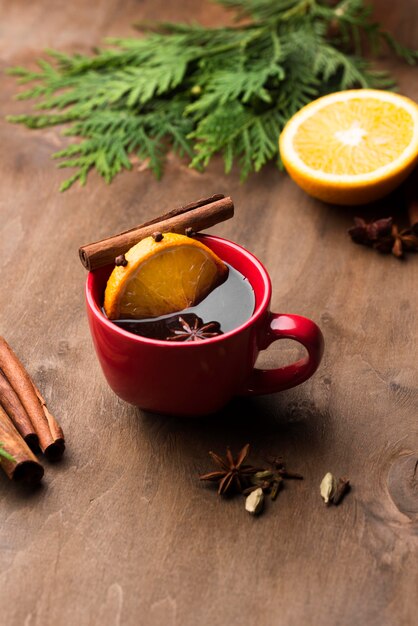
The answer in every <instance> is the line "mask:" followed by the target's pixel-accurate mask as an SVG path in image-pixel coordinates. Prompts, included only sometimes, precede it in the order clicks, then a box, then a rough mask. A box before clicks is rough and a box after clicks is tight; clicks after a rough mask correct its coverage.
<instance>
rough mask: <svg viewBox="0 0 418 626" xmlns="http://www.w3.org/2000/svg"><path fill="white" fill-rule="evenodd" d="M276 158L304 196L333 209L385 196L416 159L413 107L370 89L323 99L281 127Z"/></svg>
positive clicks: (417, 113) (417, 127) (417, 111)
mask: <svg viewBox="0 0 418 626" xmlns="http://www.w3.org/2000/svg"><path fill="white" fill-rule="evenodd" d="M280 153H281V157H282V160H283V163H284V165H285V167H286V169H287V171H288V172H289V174H290V176H291V177H292V178H293V179H294V180H295V182H296V183H297V184H299V185H300V187H302V188H303V189H304V190H305V191H307V192H308V193H310V194H311V195H313V196H315V197H317V198H319V199H321V200H325V201H329V202H334V203H337V204H359V203H365V202H371V201H373V200H376V199H378V198H379V197H382V196H383V195H385V194H386V193H389V192H390V191H392V189H394V188H395V187H396V186H397V185H399V184H400V183H401V182H402V180H403V179H404V178H406V176H407V175H408V174H409V172H410V171H412V169H413V167H414V165H415V163H416V162H417V159H418V106H417V105H416V104H415V103H414V102H412V100H409V99H408V98H405V97H403V96H399V95H398V94H393V93H390V92H384V91H378V90H373V89H361V90H350V91H345V92H339V93H335V94H330V95H329V96H324V97H323V98H319V99H318V100H315V101H314V102H312V103H311V104H309V105H307V106H306V107H304V108H303V109H301V110H300V111H299V112H298V113H297V114H296V115H295V116H293V118H291V120H290V121H289V122H288V123H287V125H286V126H285V128H284V130H283V132H282V135H281V137H280Z"/></svg>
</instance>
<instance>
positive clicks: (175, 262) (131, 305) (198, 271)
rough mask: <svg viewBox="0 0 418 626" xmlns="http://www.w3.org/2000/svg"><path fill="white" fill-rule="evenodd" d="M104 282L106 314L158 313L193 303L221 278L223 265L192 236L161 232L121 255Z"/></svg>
mask: <svg viewBox="0 0 418 626" xmlns="http://www.w3.org/2000/svg"><path fill="white" fill-rule="evenodd" d="M125 258H126V261H127V265H126V266H125V267H122V266H118V267H115V268H114V270H113V272H112V273H111V275H110V277H109V280H108V282H107V286H106V290H105V296H104V310H105V313H106V315H107V316H108V318H109V319H120V318H136V319H144V318H147V317H158V316H161V315H166V314H169V313H175V312H177V311H182V310H183V309H186V308H188V307H190V306H194V305H196V304H198V303H199V302H200V301H201V300H203V299H204V298H205V297H206V296H207V295H208V294H209V292H210V291H212V290H213V289H215V287H217V286H218V285H220V284H221V283H223V282H224V280H226V278H227V276H228V267H227V265H225V263H224V262H223V261H221V259H220V258H218V257H217V256H216V254H214V253H213V252H212V250H210V249H209V248H208V247H207V246H205V245H204V244H203V243H201V242H200V241H197V240H196V239H193V238H190V237H186V236H185V235H178V234H175V233H164V235H163V238H162V239H161V240H160V241H155V240H154V238H153V237H146V238H145V239H143V240H142V241H140V242H139V243H137V244H136V245H135V246H133V247H132V248H131V249H130V250H129V251H128V252H127V253H126V254H125Z"/></svg>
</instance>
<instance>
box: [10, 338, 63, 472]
mask: <svg viewBox="0 0 418 626" xmlns="http://www.w3.org/2000/svg"><path fill="white" fill-rule="evenodd" d="M0 370H1V372H0V373H1V376H0V406H1V407H3V409H4V412H5V413H6V414H8V416H9V418H10V420H11V421H12V422H13V423H14V426H15V427H16V429H17V431H19V433H20V434H21V436H22V437H23V438H24V439H25V441H26V442H27V443H30V444H31V445H32V444H33V443H35V442H36V443H39V446H40V448H41V450H42V452H43V453H44V454H45V456H46V457H47V458H48V459H50V460H57V459H59V458H60V457H61V456H62V454H63V452H64V449H65V442H64V434H63V432H62V430H61V427H60V426H59V424H58V422H57V420H56V419H55V418H54V417H53V416H52V415H51V414H50V413H49V411H48V410H47V409H46V405H45V401H44V400H43V398H42V396H40V394H39V392H38V390H37V389H36V387H35V385H34V383H33V381H32V379H31V378H30V376H29V374H28V373H27V371H26V370H25V368H24V367H23V365H22V363H21V362H20V361H19V359H18V358H17V356H16V355H15V353H14V352H13V350H12V349H11V347H10V346H9V344H8V343H7V341H6V340H5V339H4V338H3V337H0ZM0 417H1V415H0ZM0 441H2V439H1V437H0Z"/></svg>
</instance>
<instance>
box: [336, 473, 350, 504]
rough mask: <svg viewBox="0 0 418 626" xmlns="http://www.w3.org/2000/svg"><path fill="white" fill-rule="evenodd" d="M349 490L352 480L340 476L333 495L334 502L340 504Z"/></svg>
mask: <svg viewBox="0 0 418 626" xmlns="http://www.w3.org/2000/svg"><path fill="white" fill-rule="evenodd" d="M349 491H350V481H349V480H348V478H339V479H338V482H337V486H336V488H335V492H334V495H333V496H332V503H333V504H335V505H337V504H339V503H340V502H341V500H342V499H343V498H344V496H345V495H346V494H347V493H348V492H349Z"/></svg>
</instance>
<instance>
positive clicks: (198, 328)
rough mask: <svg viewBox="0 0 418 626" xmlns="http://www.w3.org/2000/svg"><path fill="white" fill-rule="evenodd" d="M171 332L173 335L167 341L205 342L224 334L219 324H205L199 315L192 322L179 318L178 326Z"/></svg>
mask: <svg viewBox="0 0 418 626" xmlns="http://www.w3.org/2000/svg"><path fill="white" fill-rule="evenodd" d="M170 330H171V333H172V334H171V335H169V336H168V337H167V338H166V339H167V341H204V340H205V339H210V337H217V336H218V335H222V334H223V333H222V331H221V326H220V324H219V322H208V323H207V324H204V323H203V320H202V319H201V318H200V317H198V316H197V315H195V316H194V319H193V320H191V321H190V322H189V321H187V320H185V319H184V318H183V317H181V316H179V318H178V323H177V326H176V327H173V328H171V329H170Z"/></svg>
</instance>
